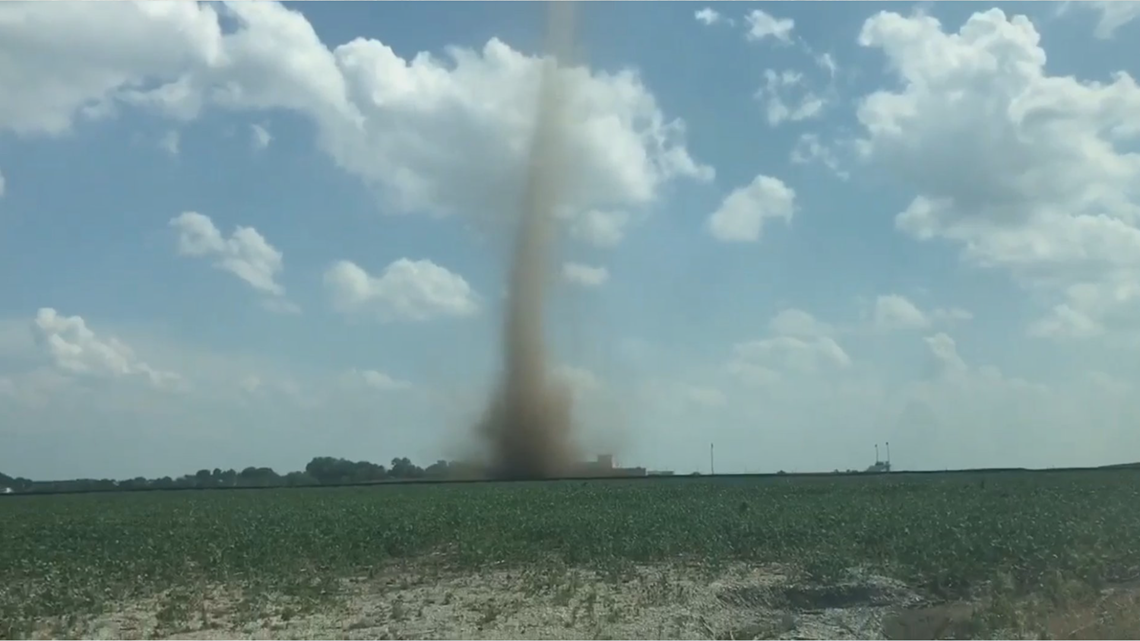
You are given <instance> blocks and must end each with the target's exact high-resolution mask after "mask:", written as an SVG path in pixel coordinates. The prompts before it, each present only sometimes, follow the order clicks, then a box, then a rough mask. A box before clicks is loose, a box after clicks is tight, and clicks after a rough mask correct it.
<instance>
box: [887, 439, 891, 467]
mask: <svg viewBox="0 0 1140 641" xmlns="http://www.w3.org/2000/svg"><path fill="white" fill-rule="evenodd" d="M887 469H888V470H890V469H891V442H890V441H887Z"/></svg>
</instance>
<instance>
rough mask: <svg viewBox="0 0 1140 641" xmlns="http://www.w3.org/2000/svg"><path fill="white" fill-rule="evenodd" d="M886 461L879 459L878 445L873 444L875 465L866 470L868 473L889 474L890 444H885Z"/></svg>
mask: <svg viewBox="0 0 1140 641" xmlns="http://www.w3.org/2000/svg"><path fill="white" fill-rule="evenodd" d="M886 445H887V460H885V461H884V460H881V459H879V444H878V443H875V464H874V465H872V466H871V467H868V468H867V469H866V472H868V473H872V474H874V473H879V472H890V471H891V444H890V442H889V441H888V442H887V444H886Z"/></svg>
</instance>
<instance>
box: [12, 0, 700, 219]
mask: <svg viewBox="0 0 1140 641" xmlns="http://www.w3.org/2000/svg"><path fill="white" fill-rule="evenodd" d="M64 7H65V5H48V4H43V3H28V4H24V5H2V6H0V60H10V61H13V62H12V63H10V64H0V84H2V85H3V86H4V87H5V88H6V93H7V94H8V95H9V96H11V97H10V98H9V99H7V100H5V101H4V105H3V106H0V129H5V128H6V129H9V130H14V131H17V132H20V133H36V132H39V133H49V134H58V133H63V132H65V131H67V130H68V129H69V128H70V127H71V125H72V123H73V121H74V119H75V118H76V116H77V115H79V114H81V113H84V112H88V113H96V114H98V115H100V116H106V115H109V114H112V113H113V112H114V110H115V107H116V105H120V104H129V105H133V106H136V107H140V108H144V109H155V110H159V111H160V112H162V113H165V114H167V115H168V116H171V117H174V118H181V119H190V118H194V117H196V116H197V115H198V114H199V113H200V111H201V110H202V109H203V108H204V107H206V106H216V107H220V108H225V109H237V110H251V111H252V110H269V109H286V110H291V111H294V112H299V113H301V114H302V115H304V116H306V117H308V118H309V119H310V120H311V121H312V122H313V123H314V124H315V126H316V132H317V144H318V145H319V146H320V148H321V149H323V150H324V151H325V152H327V153H328V154H329V156H330V157H331V158H332V159H333V161H334V162H335V163H336V164H337V165H338V166H339V167H341V168H342V169H344V170H346V171H348V172H350V173H352V174H354V175H356V176H358V177H360V178H361V179H362V180H363V181H364V182H366V183H367V184H369V185H371V186H375V187H377V188H378V189H377V190H376V192H377V194H378V196H379V197H380V198H382V199H383V201H384V203H385V204H386V206H387V208H388V209H389V210H393V211H407V212H426V213H431V214H437V215H448V214H457V213H461V212H462V213H468V214H485V215H498V214H499V213H500V212H504V211H509V210H510V209H511V208H512V207H513V206H514V205H516V201H517V197H516V194H517V193H519V192H520V190H521V182H520V181H521V180H522V177H523V176H524V175H525V172H524V171H523V168H524V167H525V164H526V162H527V154H528V139H529V137H530V134H531V129H532V127H533V121H534V112H535V108H536V99H537V87H538V79H539V74H540V70H541V68H542V60H541V59H540V58H538V57H534V56H528V55H526V54H523V53H521V52H519V51H516V50H514V49H512V48H511V47H510V46H508V45H507V44H506V43H504V42H502V41H500V40H498V39H491V40H490V41H488V42H487V43H486V44H485V45H484V46H483V47H482V48H481V49H478V50H471V49H463V48H458V47H452V48H448V49H446V50H445V52H444V55H443V56H436V55H432V54H430V53H427V52H423V53H420V54H417V55H415V56H414V57H411V58H409V59H405V58H401V57H400V56H399V55H397V54H396V53H395V52H394V51H393V50H392V49H391V48H390V47H388V46H387V45H385V44H384V43H382V42H380V41H377V40H372V39H367V38H356V39H354V40H352V41H350V42H348V43H345V44H341V45H338V46H336V47H334V48H331V49H330V48H329V47H328V46H326V45H325V44H324V43H322V42H321V41H320V39H319V37H318V36H317V35H316V33H315V32H314V30H313V28H312V26H311V25H310V24H309V22H308V21H307V20H306V19H305V17H304V16H303V15H301V14H300V13H299V12H297V11H292V10H288V9H286V8H284V7H283V6H281V5H279V4H276V3H268V2H266V3H232V4H225V5H210V4H198V3H176V2H170V3H167V2H157V1H152V2H142V3H131V4H128V3H121V4H115V5H114V6H111V5H107V6H106V7H103V6H96V5H82V6H80V5H75V6H70V5H68V6H66V8H64ZM219 12H220V13H222V14H224V15H225V17H226V18H227V20H228V21H229V22H230V23H231V24H232V25H233V29H227V30H225V31H224V32H223V30H222V28H221V26H220V22H219V15H218V13H219ZM30 68H32V69H36V72H34V73H30V72H28V71H27V69H30ZM559 73H561V74H563V76H564V77H565V80H566V82H565V84H566V85H567V86H569V87H572V89H573V92H572V93H571V94H570V97H569V105H568V113H569V121H568V124H567V128H568V131H567V134H568V135H567V139H568V140H569V141H570V143H569V147H568V149H567V156H568V163H567V168H566V171H565V172H564V175H565V176H566V180H567V192H566V197H565V203H564V204H565V205H566V206H567V207H568V208H571V209H575V210H587V209H594V208H596V209H602V210H613V209H628V208H638V207H645V206H647V205H649V204H651V203H653V202H654V201H655V200H656V199H657V197H658V196H659V194H660V192H661V189H662V188H663V187H664V186H665V185H666V184H667V183H668V182H670V181H671V180H674V179H678V178H691V179H696V180H704V181H707V180H711V179H712V177H713V170H712V169H711V168H710V167H708V166H706V165H703V164H701V163H699V162H697V161H695V160H694V159H693V158H692V157H691V156H690V155H689V153H688V151H687V150H686V148H685V141H684V138H685V125H684V123H683V122H682V121H680V120H677V119H671V118H667V117H666V116H665V115H664V114H663V113H662V111H661V109H660V108H659V106H658V104H657V101H656V99H655V98H654V96H653V95H652V93H650V91H649V90H648V89H647V88H646V87H645V85H644V84H643V83H642V82H641V79H640V78H639V76H638V74H637V73H636V72H634V71H632V70H621V71H615V72H602V71H592V70H590V69H587V68H584V67H573V68H562V69H561V70H560V71H559ZM457 149H458V150H463V153H456V150H457Z"/></svg>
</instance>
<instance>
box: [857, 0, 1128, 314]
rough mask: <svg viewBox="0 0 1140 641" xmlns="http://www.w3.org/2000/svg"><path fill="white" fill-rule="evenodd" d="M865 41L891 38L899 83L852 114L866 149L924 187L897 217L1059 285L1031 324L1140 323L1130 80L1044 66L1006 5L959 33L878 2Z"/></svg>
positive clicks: (916, 230) (1031, 282) (1026, 28)
mask: <svg viewBox="0 0 1140 641" xmlns="http://www.w3.org/2000/svg"><path fill="white" fill-rule="evenodd" d="M859 41H860V43H861V44H862V45H863V46H867V47H875V48H878V49H880V50H882V52H883V53H884V54H885V55H886V58H887V63H888V68H889V70H890V71H891V72H892V73H893V74H894V75H896V76H897V79H898V80H899V81H900V84H899V88H898V89H897V90H882V91H877V92H874V93H872V94H870V95H868V96H866V97H865V98H864V99H863V100H862V101H861V103H860V104H859V107H858V112H857V115H858V120H859V122H860V124H861V125H862V127H863V138H862V139H861V140H860V141H859V143H858V146H859V149H860V151H861V154H862V156H863V158H864V159H865V160H867V161H869V162H871V163H874V164H876V165H878V166H880V167H882V168H885V169H887V170H888V171H889V172H891V174H892V175H893V176H895V177H897V178H898V179H900V180H902V181H904V183H905V184H906V185H908V186H909V187H910V188H911V189H913V191H914V192H915V194H916V195H915V197H914V199H913V201H912V202H911V203H910V204H909V205H908V206H907V207H906V209H905V210H904V211H903V212H901V213H900V214H899V215H898V216H897V218H896V225H897V227H898V228H899V229H900V230H901V231H902V232H904V233H906V234H909V235H911V236H913V237H915V238H917V239H920V240H928V239H933V238H942V239H945V240H949V241H951V242H954V243H958V244H959V245H960V246H961V247H962V256H963V258H964V259H965V260H967V261H969V262H971V263H973V264H976V265H980V266H983V267H989V268H1000V269H1005V270H1008V271H1009V273H1010V274H1011V275H1012V276H1013V277H1014V278H1015V279H1016V281H1017V282H1019V283H1021V284H1022V285H1024V286H1026V287H1030V288H1033V289H1034V290H1035V291H1037V292H1039V293H1041V294H1042V295H1044V296H1046V297H1047V296H1050V295H1051V296H1059V297H1060V298H1061V300H1059V301H1057V303H1056V304H1057V307H1056V308H1055V309H1054V310H1053V312H1051V313H1050V315H1048V316H1047V317H1046V318H1045V319H1043V320H1042V321H1041V322H1039V323H1037V324H1035V325H1034V326H1033V327H1032V328H1031V331H1032V332H1034V333H1036V334H1038V335H1051V336H1070V337H1076V336H1093V335H1097V334H1100V333H1102V332H1101V329H1100V328H1102V327H1103V328H1104V330H1105V331H1108V330H1115V331H1120V332H1129V333H1132V334H1134V333H1135V332H1136V331H1137V330H1140V314H1137V313H1135V310H1136V309H1137V307H1138V306H1140V287H1137V277H1136V274H1137V273H1140V272H1137V268H1138V267H1140V230H1138V229H1137V228H1136V224H1137V221H1140V155H1137V154H1135V153H1132V152H1131V151H1130V149H1131V147H1130V145H1131V144H1133V143H1134V142H1135V141H1136V138H1137V136H1138V135H1140V88H1138V87H1137V85H1136V83H1135V81H1134V80H1133V79H1132V78H1131V77H1130V76H1129V75H1128V74H1126V73H1123V72H1119V73H1116V74H1114V75H1113V76H1112V77H1111V79H1110V80H1109V81H1108V82H1097V81H1082V80H1080V79H1078V78H1076V77H1073V76H1050V75H1048V74H1047V73H1046V70H1045V51H1044V50H1043V49H1042V47H1041V44H1040V36H1039V34H1038V33H1037V31H1036V29H1035V28H1034V26H1033V24H1032V23H1031V22H1030V21H1029V19H1028V18H1026V17H1024V16H1014V17H1012V18H1011V17H1007V16H1006V15H1005V14H1004V13H1003V12H1002V11H1000V10H998V9H991V10H988V11H985V12H979V13H975V14H974V15H973V16H971V17H970V18H969V19H968V20H967V21H966V22H965V24H964V25H963V26H962V27H961V29H959V31H958V32H957V33H946V32H944V31H943V29H942V25H941V24H940V23H939V22H938V21H937V20H936V19H934V18H932V17H930V16H923V15H916V16H912V17H904V16H901V15H899V14H895V13H887V12H883V13H879V14H876V15H875V16H873V17H871V18H870V19H868V20H867V21H866V23H865V24H864V26H863V29H862V32H861V34H860V38H859ZM1066 323H1070V324H1073V323H1075V325H1073V326H1072V327H1068V328H1066Z"/></svg>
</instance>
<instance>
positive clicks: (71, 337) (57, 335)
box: [33, 307, 181, 387]
mask: <svg viewBox="0 0 1140 641" xmlns="http://www.w3.org/2000/svg"><path fill="white" fill-rule="evenodd" d="M33 329H34V331H35V333H36V337H37V339H38V340H39V341H40V344H41V345H42V347H43V349H44V350H45V351H46V352H47V355H48V357H49V358H50V359H51V362H52V364H53V365H54V366H55V367H56V368H57V369H58V370H59V371H61V372H63V373H66V374H70V375H78V376H90V377H102V378H119V377H125V376H142V377H144V378H146V379H147V380H148V381H149V382H150V383H151V384H152V385H153V386H155V387H171V386H174V385H176V384H178V383H179V382H180V381H181V377H179V376H178V375H177V374H175V373H173V372H168V371H163V370H159V369H155V368H154V367H151V366H150V365H148V364H147V363H145V362H143V361H142V360H140V359H139V358H138V357H137V356H136V355H135V353H134V351H133V350H132V349H131V348H130V347H129V346H128V345H127V344H125V343H123V342H122V341H120V340H118V339H117V338H115V337H113V336H112V337H109V338H100V337H98V336H96V335H95V332H94V331H92V330H91V329H90V328H88V327H87V322H86V321H84V320H83V318H82V317H81V316H61V315H60V314H59V313H58V312H56V310H54V309H52V308H50V307H44V308H41V309H40V310H39V311H38V312H37V313H36V318H35V321H34V323H33Z"/></svg>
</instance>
